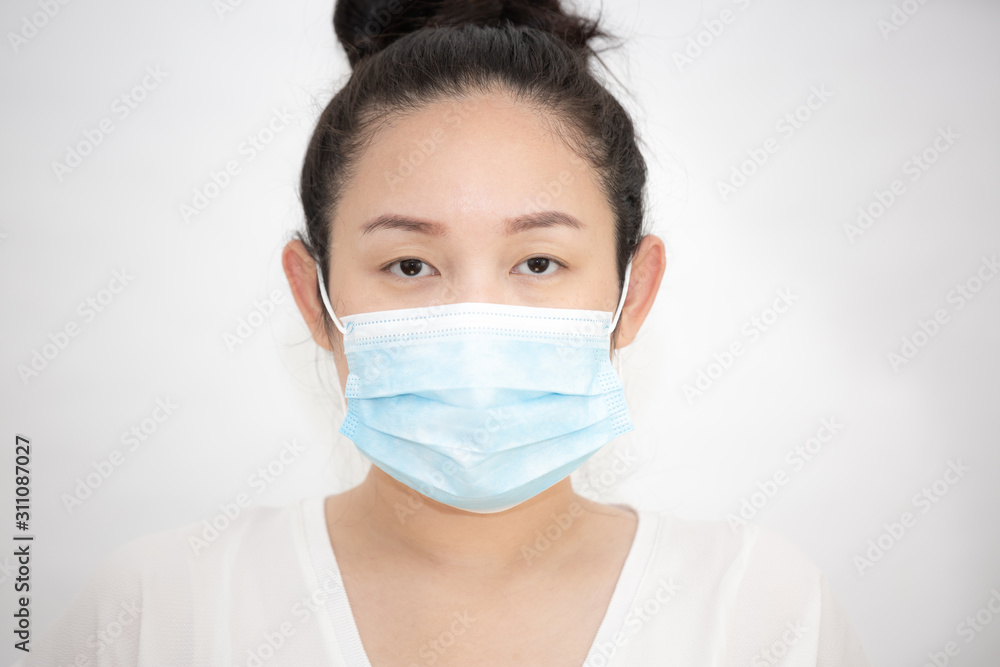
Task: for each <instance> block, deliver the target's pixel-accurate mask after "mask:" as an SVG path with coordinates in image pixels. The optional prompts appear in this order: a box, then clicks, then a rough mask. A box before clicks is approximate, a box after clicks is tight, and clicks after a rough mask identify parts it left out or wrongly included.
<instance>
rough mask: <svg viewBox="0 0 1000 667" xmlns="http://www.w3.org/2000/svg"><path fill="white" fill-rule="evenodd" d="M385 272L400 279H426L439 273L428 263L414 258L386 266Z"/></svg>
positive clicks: (398, 260) (399, 260) (400, 260)
mask: <svg viewBox="0 0 1000 667" xmlns="http://www.w3.org/2000/svg"><path fill="white" fill-rule="evenodd" d="M383 271H388V272H389V273H391V274H393V275H395V276H399V277H400V278H424V277H426V276H433V275H434V274H435V273H437V270H435V268H434V267H433V266H431V265H430V264H428V263H427V262H425V261H423V260H421V259H415V258H412V257H408V258H406V259H397V260H396V261H395V262H392V263H391V264H389V265H388V266H386V267H385V268H384V269H383Z"/></svg>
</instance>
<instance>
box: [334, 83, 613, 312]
mask: <svg viewBox="0 0 1000 667" xmlns="http://www.w3.org/2000/svg"><path fill="white" fill-rule="evenodd" d="M543 123H544V121H543V120H540V119H539V118H538V117H537V116H536V114H535V113H534V112H532V111H529V110H526V109H524V108H522V107H519V106H516V105H515V104H514V103H511V102H508V101H507V100H506V99H504V98H501V97H477V98H473V99H470V100H466V101H449V102H443V103H440V104H436V105H434V106H431V107H429V108H426V109H424V110H422V111H420V112H419V113H416V114H414V115H412V116H408V117H404V118H397V119H395V120H394V122H393V126H392V127H391V128H389V129H386V130H384V131H382V132H381V133H379V134H378V136H376V137H375V140H374V142H373V143H372V145H371V146H370V147H369V148H368V149H367V150H366V152H365V153H364V154H363V155H362V157H361V158H360V160H359V162H358V170H357V172H356V175H355V176H354V177H353V178H352V179H351V180H350V181H349V182H348V184H347V186H346V187H345V189H344V194H343V198H342V200H341V202H340V204H339V206H338V209H337V213H336V216H335V219H334V220H333V225H332V236H331V241H332V245H331V252H330V255H331V261H330V267H331V274H330V282H329V287H330V298H331V303H332V304H333V307H334V311H335V312H336V314H337V316H338V317H343V316H345V315H350V314H353V313H362V312H369V311H376V310H392V309H397V308H410V307H418V306H430V305H439V304H442V303H456V302H467V301H476V302H491V303H503V304H513V305H526V306H543V307H552V308H584V309H591V310H607V311H614V309H615V306H616V305H617V302H618V295H619V291H618V276H617V271H616V264H615V243H614V217H613V214H612V211H611V209H610V208H609V207H608V205H607V203H606V202H605V200H604V196H603V195H602V193H601V192H600V189H599V186H598V183H597V181H596V180H595V177H594V175H593V174H592V173H591V170H590V168H589V167H588V165H587V164H586V163H585V162H584V161H583V160H581V159H580V158H579V157H578V156H577V155H576V154H575V153H574V152H573V151H572V150H571V149H570V148H568V147H567V146H566V145H564V143H563V142H562V140H560V139H559V138H558V137H557V136H555V135H554V134H552V132H551V130H549V129H547V128H546V127H545V126H544V125H543Z"/></svg>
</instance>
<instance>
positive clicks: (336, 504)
mask: <svg viewBox="0 0 1000 667" xmlns="http://www.w3.org/2000/svg"><path fill="white" fill-rule="evenodd" d="M329 508H330V509H329V512H328V517H327V521H328V523H329V524H330V526H331V527H334V526H340V527H344V529H346V530H350V531H351V532H352V535H353V539H364V540H372V541H373V542H375V543H377V544H378V545H379V546H380V547H382V548H385V549H392V550H394V551H396V552H400V551H401V552H402V553H403V554H405V555H406V556H408V557H411V558H416V559H418V561H422V562H425V563H427V564H428V565H432V566H446V567H454V568H474V569H477V570H479V571H482V570H484V569H485V570H495V571H500V570H504V569H508V568H511V567H515V566H516V567H524V566H525V565H526V564H530V565H535V566H537V565H538V564H540V563H542V562H545V563H548V564H550V565H553V566H555V565H556V564H557V563H558V562H559V561H561V560H562V558H563V557H565V556H566V555H567V554H572V553H573V552H574V551H575V550H576V549H578V548H579V547H580V544H581V543H582V541H583V538H584V535H586V534H589V533H590V531H588V530H586V529H585V528H584V527H585V526H587V525H590V524H592V523H594V522H596V521H598V520H599V519H600V518H605V519H606V518H607V516H608V514H609V513H611V514H617V513H619V512H621V510H618V509H616V508H609V507H606V506H603V505H599V504H597V503H593V502H591V501H589V500H587V499H585V498H583V497H581V496H579V495H577V494H576V493H574V492H573V487H572V484H571V483H570V480H569V478H568V477H567V478H566V479H563V480H562V481H560V482H558V483H556V484H555V485H553V486H551V487H549V488H548V489H546V490H545V491H543V492H542V493H540V494H538V495H537V496H535V497H533V498H531V499H529V500H527V501H525V502H523V503H521V504H519V505H517V506H515V507H512V508H510V509H508V510H505V511H503V512H496V513H492V514H477V513H473V512H466V511H463V510H460V509H456V508H454V507H450V506H448V505H444V504H442V503H439V502H436V501H434V500H432V499H430V498H428V497H426V496H423V495H421V494H419V493H417V492H416V491H414V490H412V489H410V488H409V487H407V486H405V485H404V484H401V483H400V482H398V481H396V480H395V479H393V478H392V477H389V476H388V475H387V474H385V473H384V472H383V471H382V470H380V469H379V468H377V467H376V466H372V467H371V471H370V472H369V474H368V476H367V477H366V478H365V480H364V481H363V482H362V483H361V484H360V485H358V486H356V487H354V488H353V489H351V490H349V491H347V492H345V493H343V494H340V495H338V496H334V497H333V498H332V499H331V501H330V504H329Z"/></svg>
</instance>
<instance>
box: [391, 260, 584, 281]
mask: <svg viewBox="0 0 1000 667" xmlns="http://www.w3.org/2000/svg"><path fill="white" fill-rule="evenodd" d="M410 259H413V260H417V261H418V262H422V263H423V264H424V265H426V266H429V267H431V268H434V265H433V264H431V263H430V262H426V261H424V260H422V259H420V258H419V257H400V258H399V259H394V260H392V261H391V262H389V263H388V264H386V265H385V266H383V267H382V269H381V270H382V271H385V272H386V273H388V274H389V275H390V276H392V277H393V278H396V279H397V280H406V281H410V280H414V278H413V277H412V276H411V277H407V278H404V277H402V276H398V275H396V274H395V273H393V272H392V267H393V266H395V265H397V264H399V263H400V262H405V261H407V260H410ZM529 259H547V260H549V261H550V262H552V263H553V264H555V265H556V266H558V267H559V268H560V269H565V268H566V265H565V264H564V263H562V262H560V261H559V260H558V259H556V258H555V257H549V256H548V255H532V256H531V257H525V258H524V259H523V260H521V261H520V262H518V263H517V264H516V265H515V268H516V267H517V266H520V265H521V264H524V263H525V262H527V261H528V260H529ZM434 270H435V271H437V269H436V268H434ZM438 275H440V272H439V273H438ZM519 275H526V276H530V275H538V274H532V273H531V272H528V273H521V274H519ZM422 277H424V278H429V277H430V276H422ZM539 277H540V276H539Z"/></svg>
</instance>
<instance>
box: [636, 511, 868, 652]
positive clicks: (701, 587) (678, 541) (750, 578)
mask: <svg viewBox="0 0 1000 667" xmlns="http://www.w3.org/2000/svg"><path fill="white" fill-rule="evenodd" d="M640 520H644V521H646V522H647V525H649V524H652V525H653V526H654V527H655V536H654V537H653V543H654V547H653V550H652V553H651V554H650V557H649V561H648V564H647V570H646V573H645V574H644V585H645V588H646V589H647V590H649V591H652V590H653V589H654V588H655V586H656V585H657V584H658V583H662V582H663V581H667V582H670V583H671V584H672V585H673V587H674V589H675V590H676V591H677V593H676V595H675V598H674V601H673V603H672V607H673V608H672V612H673V614H672V615H673V618H674V619H678V622H681V623H682V624H683V626H684V627H686V628H687V629H688V630H689V631H690V636H692V637H698V638H699V639H700V640H701V641H702V642H705V643H706V645H714V646H716V647H718V648H717V654H716V655H715V656H714V657H713V658H712V659H713V660H714V661H716V662H717V663H718V664H723V665H736V664H749V665H768V664H776V662H775V661H777V660H778V659H779V658H781V659H783V660H788V664H795V665H810V666H812V665H851V666H852V667H854V666H857V667H860V666H866V665H868V664H869V663H868V662H867V659H866V658H865V655H864V651H863V650H862V648H861V644H860V642H859V640H858V638H857V636H856V635H855V634H854V631H853V629H852V627H851V625H850V623H849V621H848V619H847V616H846V614H845V613H844V611H843V609H842V608H841V607H840V605H839V603H838V602H837V600H836V598H835V597H834V594H833V591H832V589H831V587H830V585H829V582H828V581H827V579H826V577H825V576H824V575H823V572H822V571H821V570H820V568H819V567H818V566H817V565H816V563H815V562H814V561H813V560H812V559H811V558H810V557H809V556H808V555H807V554H806V553H805V552H804V551H803V550H802V549H801V548H800V547H798V546H797V545H796V544H794V543H793V542H792V541H791V540H789V539H788V538H786V537H784V536H783V535H780V534H779V533H777V532H775V531H772V530H769V529H767V528H764V527H763V526H760V525H758V524H754V523H746V524H743V525H735V526H733V525H730V524H729V523H727V522H725V521H703V520H689V519H682V518H679V517H677V516H675V515H673V514H671V513H668V512H649V511H646V512H642V513H640ZM647 595H649V593H647ZM674 614H675V615H674ZM665 618H666V616H665ZM681 619H682V620H681ZM690 649H691V650H698V649H697V648H696V647H694V646H691V647H690ZM709 657H710V656H707V655H706V656H705V658H706V659H709Z"/></svg>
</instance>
